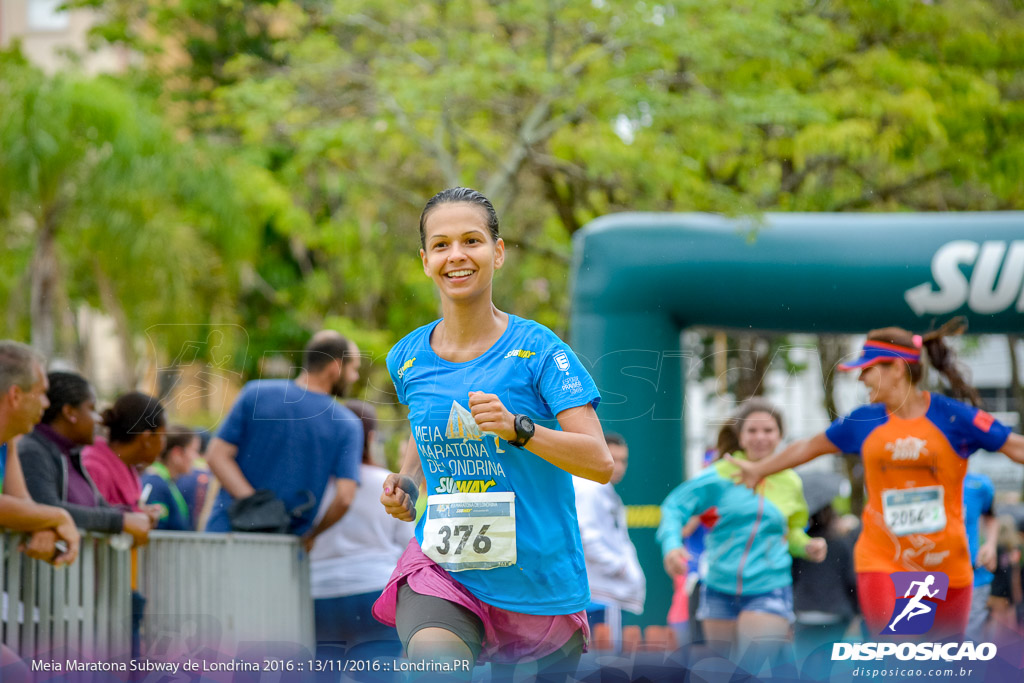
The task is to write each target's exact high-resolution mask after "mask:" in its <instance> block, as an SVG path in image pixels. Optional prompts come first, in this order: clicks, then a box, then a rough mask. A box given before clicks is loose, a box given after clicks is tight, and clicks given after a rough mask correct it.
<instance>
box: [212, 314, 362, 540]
mask: <svg viewBox="0 0 1024 683" xmlns="http://www.w3.org/2000/svg"><path fill="white" fill-rule="evenodd" d="M358 377H359V356H358V352H357V351H356V349H355V345H354V344H350V343H349V341H348V340H347V339H345V337H343V336H341V335H340V334H338V333H337V332H333V331H324V332H319V333H317V334H316V335H314V337H313V338H312V339H311V340H310V342H309V344H308V345H307V346H306V349H305V352H304V354H303V362H302V372H300V373H299V376H298V377H297V378H295V379H294V380H257V381H253V382H249V383H248V384H246V385H245V387H244V388H243V389H242V393H241V394H240V395H239V397H238V400H237V401H235V405H234V406H233V407H232V409H231V413H230V414H229V415H228V417H227V419H226V420H225V421H224V423H223V424H222V425H221V427H220V431H219V432H218V434H217V436H216V437H215V438H214V439H213V441H211V442H210V447H209V448H208V449H207V453H206V456H207V462H208V463H209V465H210V470H211V471H212V472H213V474H214V475H215V476H216V477H217V479H218V480H219V481H220V485H221V491H220V492H219V493H218V494H217V499H216V502H215V503H214V505H213V512H212V513H211V515H210V521H209V522H207V525H206V530H207V531H263V532H268V531H270V532H286V533H291V534H296V535H299V536H303V535H304V536H305V542H306V547H307V549H308V548H309V547H311V546H312V540H313V539H314V538H315V537H316V536H317V535H319V533H320V532H321V531H323V530H324V529H327V528H328V527H330V526H331V525H332V524H334V523H335V522H337V521H338V520H339V519H341V517H342V516H343V515H344V514H345V512H346V511H347V510H348V507H349V505H351V503H352V499H353V498H354V497H355V492H356V486H357V485H358V481H359V461H360V458H361V455H362V451H363V428H362V424H361V423H360V421H359V418H357V417H356V416H355V415H354V414H353V413H352V411H351V410H349V409H348V408H346V407H345V406H343V405H341V404H340V403H338V402H337V401H336V400H335V397H340V396H343V395H344V393H345V388H346V387H347V386H348V385H350V384H352V383H354V382H355V381H356V380H357V379H358ZM331 476H333V477H335V494H336V495H335V498H334V501H333V503H332V504H331V506H330V507H329V508H328V509H327V511H326V512H325V513H324V515H323V517H322V518H321V519H320V521H319V522H317V524H316V527H315V528H314V527H313V520H314V518H315V517H316V513H317V508H318V506H319V504H320V500H321V499H322V497H323V494H324V489H325V487H326V486H327V482H328V480H329V478H330V477H331Z"/></svg>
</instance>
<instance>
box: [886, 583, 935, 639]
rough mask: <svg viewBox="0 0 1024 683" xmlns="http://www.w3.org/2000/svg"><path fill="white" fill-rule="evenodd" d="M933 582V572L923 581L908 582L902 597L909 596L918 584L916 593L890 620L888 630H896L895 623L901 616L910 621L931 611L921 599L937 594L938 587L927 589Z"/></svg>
mask: <svg viewBox="0 0 1024 683" xmlns="http://www.w3.org/2000/svg"><path fill="white" fill-rule="evenodd" d="M934 583H935V576H934V575H933V574H929V575H928V576H927V577H925V579H924V581H912V582H911V583H910V586H909V587H908V588H907V592H906V593H905V594H904V595H903V597H904V598H910V594H911V593H912V592H913V591H914V586H918V588H917V595H915V596H914V597H912V598H910V602H908V603H907V605H906V607H904V608H903V611H902V612H900V615H899V616H898V617H896V618H895V619H893V620H892V623H891V624H889V630H890V631H892V632H893V633H895V632H896V623H897V622H898V621H899V620H900V619H902V618H903V617H906V618H907V621H910V620H911V619H913V618H914V617H916V616H919V615H922V614H928V613H929V612H931V611H932V608H931V607H929V606H928V605H926V604H924V603H923V602H922V600H923V599H924V598H934V597H935V596H936V595H938V594H939V589H938V588H936V589H935V590H934V591H929V590H928V588H929V587H931V585H932V584H934Z"/></svg>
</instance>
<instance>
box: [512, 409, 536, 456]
mask: <svg viewBox="0 0 1024 683" xmlns="http://www.w3.org/2000/svg"><path fill="white" fill-rule="evenodd" d="M512 419H513V421H514V422H515V425H516V440H515V441H509V442H508V443H509V445H510V446H515V447H516V448H522V447H523V446H525V445H526V442H527V441H529V440H530V439H532V438H533V432H534V431H535V428H534V425H533V420H531V419H530V417H529V416H528V415H523V414H521V413H520V414H518V415H513V416H512Z"/></svg>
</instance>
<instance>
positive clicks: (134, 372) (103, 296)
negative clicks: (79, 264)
mask: <svg viewBox="0 0 1024 683" xmlns="http://www.w3.org/2000/svg"><path fill="white" fill-rule="evenodd" d="M96 288H97V289H98V290H99V293H100V301H102V302H103V309H104V310H103V312H104V313H106V314H107V315H109V316H112V317H113V318H114V327H115V328H116V329H117V338H118V341H120V342H121V354H122V355H121V362H122V364H123V366H122V371H121V378H122V382H123V389H125V390H131V389H134V388H135V387H136V385H137V384H138V382H139V378H138V367H137V365H138V358H137V357H136V355H135V344H134V342H133V340H132V331H131V326H130V325H129V324H128V316H127V314H125V312H124V308H122V307H121V302H120V301H118V298H117V294H116V293H115V292H114V285H113V283H112V282H111V281H110V278H109V277H107V274H106V273H104V272H103V270H102V269H101V268H100V267H99V265H97V266H96Z"/></svg>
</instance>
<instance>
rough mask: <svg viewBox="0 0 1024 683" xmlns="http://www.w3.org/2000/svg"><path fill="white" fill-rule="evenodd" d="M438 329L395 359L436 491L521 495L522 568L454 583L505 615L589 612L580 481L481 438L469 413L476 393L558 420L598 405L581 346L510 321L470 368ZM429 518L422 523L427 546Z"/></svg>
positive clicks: (391, 365)
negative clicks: (444, 347)
mask: <svg viewBox="0 0 1024 683" xmlns="http://www.w3.org/2000/svg"><path fill="white" fill-rule="evenodd" d="M439 322H440V320H437V321H434V322H433V323H430V324H429V325H426V326H424V327H421V328H419V329H417V330H415V331H413V332H411V333H410V334H409V335H407V336H406V337H405V338H404V339H402V340H401V341H400V342H398V344H396V345H395V347H394V348H393V349H391V352H390V353H388V359H387V365H388V372H390V373H391V379H392V381H393V382H394V383H395V389H396V390H397V392H398V399H399V401H400V402H401V403H403V404H404V405H407V406H409V422H410V423H411V426H412V433H413V438H414V439H415V441H416V447H417V449H418V450H419V455H420V462H421V463H422V465H423V474H424V476H425V477H426V484H427V493H428V495H444V494H452V493H460V492H461V493H473V494H479V493H499V494H500V493H507V492H512V493H514V494H515V506H514V507H515V540H516V543H515V550H516V561H515V564H513V565H511V566H501V567H496V568H492V569H486V570H484V569H464V570H462V571H454V572H452V573H451V576H452V578H454V579H455V580H456V581H458V582H459V583H461V584H462V585H464V586H466V587H467V588H468V589H469V590H470V591H471V592H472V593H473V594H474V595H475V596H476V597H477V598H479V599H480V600H482V601H483V602H485V603H487V604H490V605H494V606H496V607H500V608H502V609H507V610H511V611H515V612H522V613H526V614H542V615H555V614H572V613H574V612H578V611H580V610H582V609H585V608H586V606H587V605H588V604H589V603H590V589H589V587H588V584H587V574H586V565H585V564H584V561H583V547H582V544H581V542H580V532H579V524H578V522H577V520H576V502H575V492H574V490H573V485H572V476H571V475H570V474H569V473H568V472H566V471H564V470H562V469H559V468H558V467H555V466H554V465H552V464H550V463H549V462H547V461H546V460H544V459H542V458H540V457H539V456H537V455H534V454H533V453H530V452H529V451H528V450H526V449H520V448H516V447H515V446H510V445H509V444H508V442H507V441H505V440H503V439H499V438H498V437H497V436H495V435H493V434H486V433H485V434H482V435H481V434H479V433H478V432H479V428H477V427H476V423H475V422H472V417H471V416H468V410H469V392H470V391H482V392H485V393H489V394H496V395H497V396H498V397H499V398H500V399H501V402H502V403H503V404H504V405H505V408H507V409H508V410H509V411H510V412H512V413H524V414H526V415H528V416H530V417H531V418H532V419H533V420H534V421H538V422H539V421H551V420H553V419H554V418H555V416H556V415H557V414H558V413H559V412H561V411H563V410H566V409H568V408H574V407H577V406H584V405H587V404H590V405H593V406H595V407H596V406H597V404H598V402H599V401H600V400H601V396H600V394H599V393H598V391H597V387H596V386H595V385H594V381H593V380H592V379H591V377H590V375H589V374H588V373H587V371H586V370H584V369H583V366H582V364H581V363H580V361H579V359H578V358H577V357H576V355H575V354H574V353H573V352H572V349H570V348H569V347H568V346H567V345H566V344H565V343H564V342H562V341H561V340H560V339H559V338H558V337H557V336H555V334H554V333H553V332H551V330H549V329H548V328H546V327H544V326H543V325H540V324H538V323H536V322H533V321H531V320H524V319H523V318H519V317H517V316H514V315H509V320H508V328H507V329H506V330H505V332H504V333H503V334H502V336H501V337H500V338H499V339H498V341H497V342H495V343H494V345H493V346H492V347H491V348H490V349H488V350H487V351H486V352H485V353H484V354H483V355H481V356H479V357H478V358H475V359H473V360H471V361H467V362H465V363H453V362H450V361H447V360H444V359H442V358H440V357H439V356H438V355H437V354H436V353H434V351H433V349H431V347H430V335H431V333H432V332H433V330H434V328H435V327H436V326H437V325H438V323H439ZM551 426H552V427H554V428H557V424H553V425H551ZM425 517H426V516H424V518H421V520H420V522H419V523H418V524H417V526H416V539H417V541H419V542H420V543H421V544H422V543H423V535H424V520H425ZM469 542H470V543H472V542H473V540H472V539H471V540H470V541H469ZM453 547H454V546H453Z"/></svg>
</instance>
